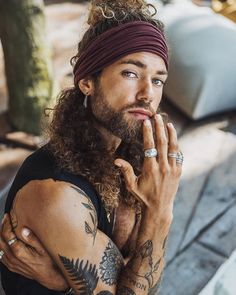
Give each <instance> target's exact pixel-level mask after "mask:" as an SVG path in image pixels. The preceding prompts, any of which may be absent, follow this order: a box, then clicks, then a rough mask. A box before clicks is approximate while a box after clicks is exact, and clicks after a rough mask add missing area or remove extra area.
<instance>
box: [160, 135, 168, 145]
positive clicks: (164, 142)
mask: <svg viewBox="0 0 236 295" xmlns="http://www.w3.org/2000/svg"><path fill="white" fill-rule="evenodd" d="M158 141H159V144H160V145H163V146H166V145H167V138H166V137H164V136H160V137H159V139H158Z"/></svg>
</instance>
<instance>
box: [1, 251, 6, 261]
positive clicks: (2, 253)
mask: <svg viewBox="0 0 236 295" xmlns="http://www.w3.org/2000/svg"><path fill="white" fill-rule="evenodd" d="M4 254H5V252H4V251H3V250H1V251H0V260H2V258H3V255H4Z"/></svg>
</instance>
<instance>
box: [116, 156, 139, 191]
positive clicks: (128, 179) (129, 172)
mask: <svg viewBox="0 0 236 295" xmlns="http://www.w3.org/2000/svg"><path fill="white" fill-rule="evenodd" d="M114 164H115V165H116V166H117V167H119V168H120V169H121V172H122V174H123V176H124V179H125V184H126V188H127V190H128V191H129V192H132V191H133V190H134V188H135V187H136V179H137V177H136V175H135V174H134V169H133V167H132V166H131V165H130V163H129V162H127V161H125V160H123V159H116V160H115V161H114Z"/></svg>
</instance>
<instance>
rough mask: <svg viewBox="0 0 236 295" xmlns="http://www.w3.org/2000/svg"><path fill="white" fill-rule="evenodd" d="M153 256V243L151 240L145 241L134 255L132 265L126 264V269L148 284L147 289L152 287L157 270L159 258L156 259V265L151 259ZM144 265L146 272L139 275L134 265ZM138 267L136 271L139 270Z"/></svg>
mask: <svg viewBox="0 0 236 295" xmlns="http://www.w3.org/2000/svg"><path fill="white" fill-rule="evenodd" d="M152 254H153V243H152V241H151V240H147V241H146V242H145V243H144V244H143V245H142V246H141V247H140V248H139V249H138V250H137V251H136V253H135V256H134V259H132V261H134V262H135V263H133V262H132V264H128V267H129V268H130V270H131V271H132V273H133V274H135V275H136V276H137V277H140V278H144V279H146V280H147V282H148V286H149V288H152V287H153V285H154V281H153V274H154V273H156V272H157V271H158V269H159V266H160V263H161V258H162V257H161V258H159V259H158V261H157V262H156V263H154V262H153V258H152ZM137 264H138V265H139V266H141V265H145V266H146V268H147V270H146V272H145V273H140V272H139V270H138V271H137V270H136V267H135V265H137ZM139 268H140V267H138V268H137V269H139Z"/></svg>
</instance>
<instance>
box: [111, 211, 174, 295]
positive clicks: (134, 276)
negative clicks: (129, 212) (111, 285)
mask: <svg viewBox="0 0 236 295" xmlns="http://www.w3.org/2000/svg"><path fill="white" fill-rule="evenodd" d="M155 215H156V214H155ZM171 221H172V218H170V217H169V216H165V217H158V216H157V217H155V216H154V214H153V213H151V212H150V210H146V211H145V212H144V214H143V217H142V221H141V225H140V230H139V234H138V239H137V243H136V247H135V249H134V251H133V255H132V257H131V259H130V261H129V262H128V264H127V265H126V266H125V267H124V268H123V269H122V271H121V273H120V277H119V282H118V288H117V292H116V294H118V295H121V294H125V291H127V292H128V291H129V292H130V293H127V294H133V295H138V294H142V295H144V294H149V292H150V294H152V293H151V292H153V289H157V286H156V285H157V284H158V282H159V281H160V279H161V275H162V271H163V268H164V251H165V241H166V238H167V235H168V232H169V228H170V224H171Z"/></svg>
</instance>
